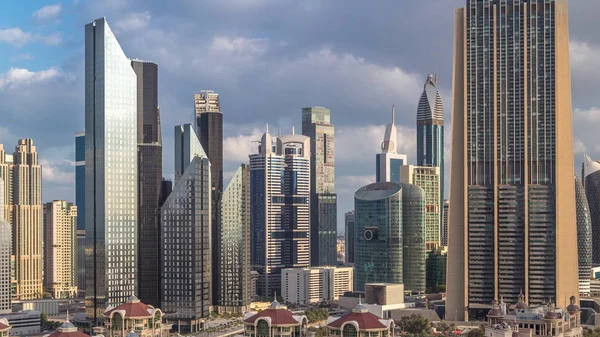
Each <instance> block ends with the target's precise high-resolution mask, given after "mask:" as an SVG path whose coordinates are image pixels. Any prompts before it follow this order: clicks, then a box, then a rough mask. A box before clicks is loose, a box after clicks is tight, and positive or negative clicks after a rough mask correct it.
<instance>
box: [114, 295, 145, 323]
mask: <svg viewBox="0 0 600 337" xmlns="http://www.w3.org/2000/svg"><path fill="white" fill-rule="evenodd" d="M152 309H154V307H153V306H151V305H147V304H144V303H142V302H140V300H139V299H138V298H137V297H135V296H131V297H130V298H129V299H128V300H127V302H125V303H123V304H121V305H120V306H118V307H116V308H112V309H110V310H107V311H105V312H104V316H107V317H109V316H110V314H111V313H113V312H115V311H121V310H122V311H124V312H125V318H151V317H152V314H151V313H150V312H149V310H152Z"/></svg>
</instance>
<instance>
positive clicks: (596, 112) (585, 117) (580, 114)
mask: <svg viewBox="0 0 600 337" xmlns="http://www.w3.org/2000/svg"><path fill="white" fill-rule="evenodd" d="M573 117H574V119H575V120H576V121H584V122H596V123H597V122H600V107H591V108H589V109H575V110H574V111H573Z"/></svg>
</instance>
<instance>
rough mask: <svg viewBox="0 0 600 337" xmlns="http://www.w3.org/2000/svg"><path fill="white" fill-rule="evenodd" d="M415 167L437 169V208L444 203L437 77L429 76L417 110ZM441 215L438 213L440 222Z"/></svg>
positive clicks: (440, 102)
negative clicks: (438, 186) (438, 185)
mask: <svg viewBox="0 0 600 337" xmlns="http://www.w3.org/2000/svg"><path fill="white" fill-rule="evenodd" d="M417 166H430V167H439V168H440V172H439V177H440V178H439V179H440V193H439V201H438V208H439V209H441V208H442V204H443V202H444V105H443V104H442V96H441V95H440V91H439V90H438V88H437V75H432V74H429V75H428V76H427V80H425V85H424V86H423V93H422V94H421V98H420V99H419V105H418V108H417ZM442 216H443V214H442V213H440V214H439V217H440V221H442Z"/></svg>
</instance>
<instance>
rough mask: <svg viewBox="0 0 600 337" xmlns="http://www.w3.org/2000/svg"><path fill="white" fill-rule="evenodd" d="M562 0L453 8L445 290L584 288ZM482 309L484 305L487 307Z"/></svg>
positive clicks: (474, 298)
mask: <svg viewBox="0 0 600 337" xmlns="http://www.w3.org/2000/svg"><path fill="white" fill-rule="evenodd" d="M567 21H568V17H567V4H566V1H564V0H535V1H534V0H467V1H466V7H465V8H461V9H457V10H456V16H455V41H454V42H455V45H454V74H453V76H454V78H453V90H452V91H453V93H454V99H453V102H454V103H453V104H454V107H453V109H452V113H453V120H452V127H453V130H452V165H453V166H452V169H451V188H450V209H451V212H450V223H449V224H450V234H449V237H448V239H449V240H450V242H449V247H448V254H449V255H448V289H447V293H448V301H447V307H446V312H447V315H450V316H448V317H452V319H458V320H463V319H468V315H467V314H468V311H469V309H473V310H471V313H474V311H476V308H478V307H479V308H481V306H484V307H488V308H489V305H490V303H491V302H492V301H493V300H494V299H499V298H501V297H503V298H504V300H505V301H509V302H513V303H515V302H517V298H518V296H519V293H520V292H521V290H522V291H523V294H524V295H525V302H527V303H528V304H530V305H538V304H542V303H546V302H547V301H548V298H552V299H555V300H556V302H557V303H556V305H557V306H558V307H566V306H567V305H569V302H568V298H569V297H570V296H572V295H574V296H578V293H579V291H578V280H577V233H576V226H575V225H574V224H575V221H576V219H575V189H574V186H573V176H574V170H573V167H574V164H573V128H572V121H571V119H572V114H571V79H570V78H571V76H570V69H569V32H568V23H567ZM483 314H485V313H483Z"/></svg>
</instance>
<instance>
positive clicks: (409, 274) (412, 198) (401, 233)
mask: <svg viewBox="0 0 600 337" xmlns="http://www.w3.org/2000/svg"><path fill="white" fill-rule="evenodd" d="M354 209H355V212H356V214H355V216H356V225H355V228H356V232H355V236H356V239H355V242H356V247H355V249H356V254H355V255H356V260H355V264H354V267H355V272H354V273H355V278H354V280H355V283H354V284H355V286H354V288H355V289H356V290H361V289H364V286H365V284H366V283H373V282H385V283H403V284H404V287H405V289H406V291H410V292H416V293H419V292H424V291H425V222H424V212H425V192H424V191H423V189H422V188H420V187H418V186H415V185H410V184H397V183H393V182H382V183H374V184H370V185H367V186H364V187H362V188H360V189H359V190H358V191H356V193H355V194H354Z"/></svg>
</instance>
